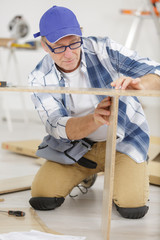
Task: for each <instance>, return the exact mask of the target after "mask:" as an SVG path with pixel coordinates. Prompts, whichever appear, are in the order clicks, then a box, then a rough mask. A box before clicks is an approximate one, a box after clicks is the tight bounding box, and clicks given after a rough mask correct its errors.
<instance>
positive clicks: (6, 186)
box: [0, 175, 34, 194]
mask: <svg viewBox="0 0 160 240" xmlns="http://www.w3.org/2000/svg"><path fill="white" fill-rule="evenodd" d="M33 178H34V175H29V176H23V177H16V178H8V179H1V180H0V194H5V193H12V192H19V191H25V190H29V189H31V184H32V181H33Z"/></svg>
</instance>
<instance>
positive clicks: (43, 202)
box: [29, 197, 65, 210]
mask: <svg viewBox="0 0 160 240" xmlns="http://www.w3.org/2000/svg"><path fill="white" fill-rule="evenodd" d="M64 200H65V199H64V197H61V198H56V197H53V198H51V197H33V198H31V199H30V200H29V203H30V205H31V206H32V207H33V208H34V209H36V210H53V209H55V208H56V207H59V206H61V204H62V203H63V202H64Z"/></svg>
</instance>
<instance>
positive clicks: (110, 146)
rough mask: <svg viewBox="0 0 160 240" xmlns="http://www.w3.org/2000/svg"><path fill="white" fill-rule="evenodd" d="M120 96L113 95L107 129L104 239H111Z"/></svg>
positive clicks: (103, 213) (103, 217) (103, 211)
mask: <svg viewBox="0 0 160 240" xmlns="http://www.w3.org/2000/svg"><path fill="white" fill-rule="evenodd" d="M118 102H119V97H118V96H115V97H112V106H111V116H110V125H109V127H108V131H107V143H106V144H107V145H106V158H105V171H104V190H103V209H102V232H103V236H104V240H109V239H110V227H111V226H110V225H111V215H112V197H113V186H114V167H115V153H116V133H117V119H118Z"/></svg>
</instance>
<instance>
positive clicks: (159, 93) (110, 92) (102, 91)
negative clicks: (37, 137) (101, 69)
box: [0, 86, 160, 97]
mask: <svg viewBox="0 0 160 240" xmlns="http://www.w3.org/2000/svg"><path fill="white" fill-rule="evenodd" d="M0 91H2V92H3V91H5V92H7V91H9V92H43V93H66V94H68V93H72V94H92V95H106V96H150V97H160V90H115V89H107V88H69V87H29V86H12V87H0Z"/></svg>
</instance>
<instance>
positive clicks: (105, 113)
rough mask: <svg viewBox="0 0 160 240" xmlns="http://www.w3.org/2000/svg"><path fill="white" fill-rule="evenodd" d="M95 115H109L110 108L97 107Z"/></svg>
mask: <svg viewBox="0 0 160 240" xmlns="http://www.w3.org/2000/svg"><path fill="white" fill-rule="evenodd" d="M95 115H104V116H109V115H110V111H109V110H105V109H102V108H99V109H95Z"/></svg>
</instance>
